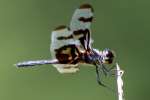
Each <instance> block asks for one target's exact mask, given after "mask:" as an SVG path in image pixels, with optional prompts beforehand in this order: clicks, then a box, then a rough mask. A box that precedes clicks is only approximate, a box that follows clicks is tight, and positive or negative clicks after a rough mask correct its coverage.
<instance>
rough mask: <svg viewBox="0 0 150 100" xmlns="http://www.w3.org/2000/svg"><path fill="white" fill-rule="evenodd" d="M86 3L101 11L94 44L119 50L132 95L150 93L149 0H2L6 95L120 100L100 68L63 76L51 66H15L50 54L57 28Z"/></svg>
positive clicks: (2, 96) (0, 54)
mask: <svg viewBox="0 0 150 100" xmlns="http://www.w3.org/2000/svg"><path fill="white" fill-rule="evenodd" d="M82 3H90V4H92V6H93V7H94V10H95V19H94V22H93V24H92V37H93V39H94V44H93V47H95V48H99V49H100V50H101V49H104V48H111V49H113V50H114V51H116V54H117V61H118V63H119V64H120V66H121V67H122V69H123V70H124V71H125V74H124V77H123V79H124V92H125V98H126V100H141V99H144V98H145V99H148V98H150V95H149V94H150V86H149V85H150V78H148V77H149V75H150V74H149V73H150V72H149V71H150V63H149V62H150V54H149V52H150V11H149V10H150V1H149V0H0V100H91V99H93V100H116V96H115V93H113V92H112V91H110V90H108V89H106V88H103V87H101V86H99V85H98V84H97V83H96V80H95V68H94V67H82V66H81V70H80V72H78V73H76V74H65V75H62V74H59V73H58V72H57V71H56V69H54V68H53V67H52V66H51V65H43V66H41V67H36V68H29V69H18V68H16V67H15V66H14V65H13V64H15V63H17V62H18V61H24V60H34V59H35V60H36V59H49V58H50V51H49V46H50V35H51V31H52V30H53V29H54V28H55V27H56V26H58V25H61V24H66V25H69V22H70V19H71V17H72V14H73V12H74V10H75V9H76V8H77V7H78V6H79V5H80V4H82ZM112 79H113V78H112ZM110 82H113V81H110ZM110 84H111V83H110ZM112 88H115V86H112Z"/></svg>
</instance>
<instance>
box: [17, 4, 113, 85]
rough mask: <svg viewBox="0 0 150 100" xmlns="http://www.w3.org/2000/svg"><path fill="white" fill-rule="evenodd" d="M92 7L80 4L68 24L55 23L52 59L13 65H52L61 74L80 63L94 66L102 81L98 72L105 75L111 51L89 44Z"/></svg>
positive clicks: (90, 40) (52, 37)
mask: <svg viewBox="0 0 150 100" xmlns="http://www.w3.org/2000/svg"><path fill="white" fill-rule="evenodd" d="M92 20H93V8H92V6H91V5H90V4H82V5H81V6H80V7H79V8H77V9H76V10H75V12H74V14H73V17H72V19H71V23H70V26H69V27H67V26H65V25H61V26H58V27H57V28H55V29H54V30H53V31H52V34H51V45H50V51H51V56H52V60H37V61H25V62H19V63H17V64H16V66H17V67H29V66H35V65H43V64H53V66H54V67H55V68H56V69H57V70H58V71H59V72H60V73H75V72H77V71H78V70H79V64H91V65H94V66H95V67H96V76H97V82H98V83H99V84H100V85H102V86H105V85H104V84H103V83H102V82H101V78H100V72H103V73H104V74H105V75H107V74H108V72H109V69H108V68H107V67H106V65H112V64H113V62H114V57H115V56H114V53H113V51H111V50H110V49H104V50H102V51H99V50H97V49H94V48H92V47H91V44H92V39H91V29H90V26H91V22H92Z"/></svg>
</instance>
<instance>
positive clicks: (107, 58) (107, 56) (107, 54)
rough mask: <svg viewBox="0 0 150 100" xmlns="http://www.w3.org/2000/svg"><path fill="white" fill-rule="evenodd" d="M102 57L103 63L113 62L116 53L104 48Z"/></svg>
mask: <svg viewBox="0 0 150 100" xmlns="http://www.w3.org/2000/svg"><path fill="white" fill-rule="evenodd" d="M101 58H102V63H104V64H112V63H113V62H114V59H115V53H114V51H112V50H110V49H104V50H103V51H101Z"/></svg>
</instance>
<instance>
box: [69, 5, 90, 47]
mask: <svg viewBox="0 0 150 100" xmlns="http://www.w3.org/2000/svg"><path fill="white" fill-rule="evenodd" d="M92 20H93V8H92V6H91V5H90V4H83V5H81V6H80V7H79V8H78V9H76V10H75V12H74V14H73V17H72V19H71V23H70V29H71V31H73V34H74V38H76V39H79V40H80V43H81V46H82V48H83V49H85V50H87V49H90V48H91V43H92V41H93V40H92V39H91V29H90V26H91V22H92Z"/></svg>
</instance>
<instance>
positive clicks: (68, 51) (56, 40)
mask: <svg viewBox="0 0 150 100" xmlns="http://www.w3.org/2000/svg"><path fill="white" fill-rule="evenodd" d="M78 45H80V42H79V40H75V39H74V38H73V35H72V31H70V30H69V28H68V27H66V26H64V25H61V26H59V27H57V28H56V29H55V30H54V31H53V32H52V34H51V45H50V51H51V56H52V58H53V59H57V60H58V61H59V62H60V63H61V64H54V67H56V68H57V70H58V71H59V72H60V73H73V72H76V71H77V70H79V69H78V67H77V66H78V64H72V62H73V61H74V59H75V58H76V57H77V56H78V53H77V51H76V47H77V46H78Z"/></svg>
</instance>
